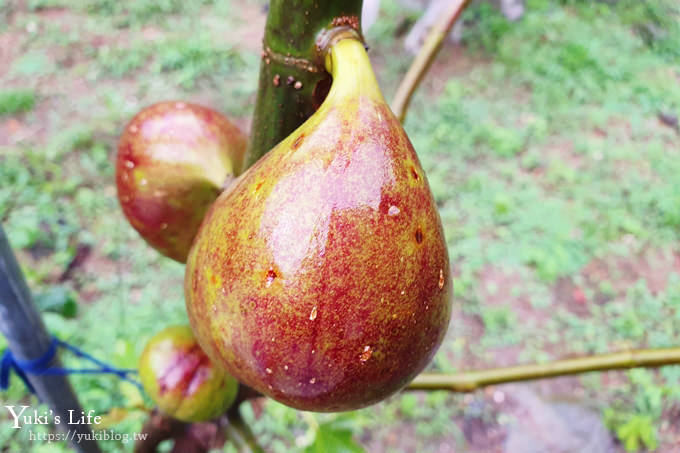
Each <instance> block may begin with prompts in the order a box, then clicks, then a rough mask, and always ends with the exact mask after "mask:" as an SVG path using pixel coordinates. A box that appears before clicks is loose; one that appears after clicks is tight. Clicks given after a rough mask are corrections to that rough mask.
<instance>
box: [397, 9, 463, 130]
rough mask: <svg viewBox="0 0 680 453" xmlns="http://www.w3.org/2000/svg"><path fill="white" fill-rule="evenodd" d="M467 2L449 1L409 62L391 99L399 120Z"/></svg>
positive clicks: (401, 118) (403, 118) (402, 118)
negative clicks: (409, 65) (411, 61)
mask: <svg viewBox="0 0 680 453" xmlns="http://www.w3.org/2000/svg"><path fill="white" fill-rule="evenodd" d="M469 3H470V0H453V1H451V5H450V6H449V9H448V10H447V11H445V13H444V15H443V16H442V18H441V20H440V21H439V22H438V23H437V24H435V26H434V27H432V29H431V30H430V32H429V34H428V35H427V38H425V42H424V43H423V46H422V47H421V48H420V51H419V52H418V55H416V58H415V59H414V60H413V63H411V67H410V68H409V69H408V71H407V72H406V75H405V76H404V78H403V79H402V81H401V84H400V85H399V88H397V93H396V94H395V95H394V100H393V101H392V111H393V112H394V115H395V116H396V117H397V118H398V119H399V121H400V122H402V123H403V122H404V120H405V119H406V111H407V110H408V106H409V104H410V103H411V98H412V97H413V93H415V91H416V88H418V85H420V82H421V81H422V80H423V77H425V75H426V74H427V71H428V70H429V69H430V66H432V62H434V59H435V57H436V56H437V52H439V49H441V47H442V43H443V42H444V38H445V37H446V35H448V34H449V31H451V28H452V27H453V24H455V23H456V21H457V20H458V17H460V14H461V13H462V12H463V10H464V9H465V7H466V6H467V5H468V4H469Z"/></svg>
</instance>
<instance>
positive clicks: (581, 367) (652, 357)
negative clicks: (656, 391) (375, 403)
mask: <svg viewBox="0 0 680 453" xmlns="http://www.w3.org/2000/svg"><path fill="white" fill-rule="evenodd" d="M678 364H680V348H666V349H640V350H630V351H622V352H615V353H611V354H598V355H592V356H587V357H579V358H574V359H564V360H557V361H554V362H549V363H539V364H531V365H519V366H511V367H504V368H492V369H488V370H478V371H464V372H461V373H451V374H448V373H423V374H421V375H420V376H418V377H416V378H415V379H414V380H413V382H411V384H409V386H408V387H407V389H408V390H449V391H452V392H471V391H474V390H477V389H479V388H481V387H485V386H489V385H494V384H504V383H508V382H517V381H529V380H534V379H545V378H553V377H557V376H566V375H572V374H581V373H588V372H592V371H610V370H623V369H629V368H638V367H646V368H654V367H659V366H664V365H678Z"/></svg>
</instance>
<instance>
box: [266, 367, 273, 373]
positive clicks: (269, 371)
mask: <svg viewBox="0 0 680 453" xmlns="http://www.w3.org/2000/svg"><path fill="white" fill-rule="evenodd" d="M264 370H265V371H266V372H267V374H272V369H271V368H265V369H264Z"/></svg>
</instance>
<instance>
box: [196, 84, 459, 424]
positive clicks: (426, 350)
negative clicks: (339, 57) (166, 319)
mask: <svg viewBox="0 0 680 453" xmlns="http://www.w3.org/2000/svg"><path fill="white" fill-rule="evenodd" d="M320 121H321V122H318V121H317V122H316V123H314V122H312V123H311V124H307V123H306V125H303V126H302V127H301V128H300V129H299V130H298V131H296V132H295V133H293V135H291V136H290V137H289V138H288V139H286V140H284V141H283V142H282V143H281V144H279V145H277V147H275V148H274V149H273V150H272V151H270V152H269V153H268V154H267V155H265V157H264V158H262V159H260V161H259V162H257V163H256V164H255V165H254V166H253V167H252V168H251V169H249V170H248V171H247V172H246V173H244V174H243V175H242V176H241V177H240V178H239V179H237V180H236V181H235V183H234V184H233V185H232V186H231V187H230V188H229V189H228V190H227V191H225V192H224V193H223V194H222V195H220V197H219V198H218V199H217V201H216V202H215V203H214V205H213V206H212V207H211V209H210V210H209V212H208V214H207V216H206V219H205V221H204V223H203V225H202V227H201V230H200V231H199V234H198V236H197V238H196V241H195V243H194V247H193V248H192V250H191V253H190V255H189V258H188V261H187V268H186V277H185V296H186V303H187V310H188V313H189V319H190V322H191V324H192V327H193V330H194V332H195V334H196V336H197V339H198V341H199V343H200V344H201V346H202V347H203V349H204V350H205V351H206V353H207V354H208V355H209V356H210V357H211V358H212V359H213V360H215V361H216V362H220V363H222V364H223V365H224V366H225V368H226V369H227V370H228V371H229V372H230V373H231V374H233V375H234V376H235V377H236V378H237V379H238V380H239V381H241V382H243V383H245V384H247V385H249V386H251V387H253V388H255V389H257V390H259V391H260V392H262V393H264V394H265V395H268V396H270V397H272V398H274V399H276V400H278V401H280V402H282V403H284V404H286V405H289V406H292V407H294V408H298V409H303V410H312V411H344V410H351V409H357V408H360V407H364V406H367V405H370V404H373V403H375V402H377V401H380V400H381V399H383V398H385V397H386V396H388V395H390V394H392V393H394V392H396V391H397V390H399V389H400V388H402V387H403V386H404V385H406V384H407V383H408V382H409V381H410V380H411V379H412V378H413V377H415V376H416V375H417V374H418V373H419V372H420V371H422V370H423V368H424V367H425V366H426V365H427V364H428V363H429V361H430V360H431V358H432V356H433V355H434V353H435V351H436V349H437V347H438V346H439V344H440V343H441V341H442V339H443V337H444V334H445V332H446V329H447V327H448V322H449V318H450V314H451V291H452V283H451V279H450V270H449V261H448V253H447V250H446V244H445V241H444V235H443V230H442V225H441V221H440V218H439V215H438V213H437V208H436V205H435V201H434V199H433V197H432V194H431V192H430V189H429V186H428V182H427V180H426V177H425V174H424V172H423V170H422V168H421V166H420V163H419V161H418V158H417V156H416V154H415V152H414V150H413V147H412V145H411V143H410V141H409V139H408V137H407V136H406V134H405V132H404V130H403V128H402V127H401V125H400V124H399V122H398V121H397V119H396V118H395V117H394V115H393V114H392V112H391V111H390V110H389V108H388V107H387V106H386V105H385V104H384V102H382V103H381V102H376V101H375V100H373V99H371V98H368V97H367V98H359V99H351V100H349V101H348V102H345V103H343V105H335V106H333V107H331V108H330V109H329V110H328V112H327V114H326V115H325V116H324V117H323V119H322V120H320ZM357 125H361V126H360V127H357Z"/></svg>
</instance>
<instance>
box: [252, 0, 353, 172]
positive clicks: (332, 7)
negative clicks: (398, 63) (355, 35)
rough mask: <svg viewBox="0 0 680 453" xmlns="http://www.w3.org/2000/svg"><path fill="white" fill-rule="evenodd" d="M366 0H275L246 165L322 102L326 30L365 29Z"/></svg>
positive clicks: (325, 80) (327, 83) (325, 77)
mask: <svg viewBox="0 0 680 453" xmlns="http://www.w3.org/2000/svg"><path fill="white" fill-rule="evenodd" d="M362 3H363V0H325V1H321V0H271V3H270V5H269V15H268V16H267V26H266V28H265V35H264V42H263V51H262V61H261V63H260V81H259V89H258V93H257V101H256V104H255V113H254V116H253V123H252V128H251V134H250V142H249V146H248V153H247V154H246V160H245V168H248V167H250V166H251V165H253V164H254V163H255V162H257V160H258V159H259V158H260V157H262V156H263V155H264V154H265V153H266V152H267V151H269V150H270V149H271V148H272V147H274V145H276V144H277V143H278V142H280V141H281V140H283V139H284V138H286V137H287V136H288V135H289V134H290V133H291V132H293V131H294V130H295V129H297V127H298V126H300V125H301V124H302V123H303V122H305V120H306V119H307V118H309V117H310V116H311V115H312V114H313V113H314V111H315V110H316V109H317V108H318V106H319V105H320V104H321V101H323V98H324V97H325V95H326V93H327V89H328V88H329V87H330V77H329V75H328V73H327V72H326V71H325V69H324V65H323V60H322V59H320V58H319V55H318V52H317V50H316V39H317V37H318V35H319V34H320V32H321V31H323V30H325V29H327V28H330V27H332V26H334V25H349V26H351V27H353V28H355V29H359V17H360V16H361V7H362Z"/></svg>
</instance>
